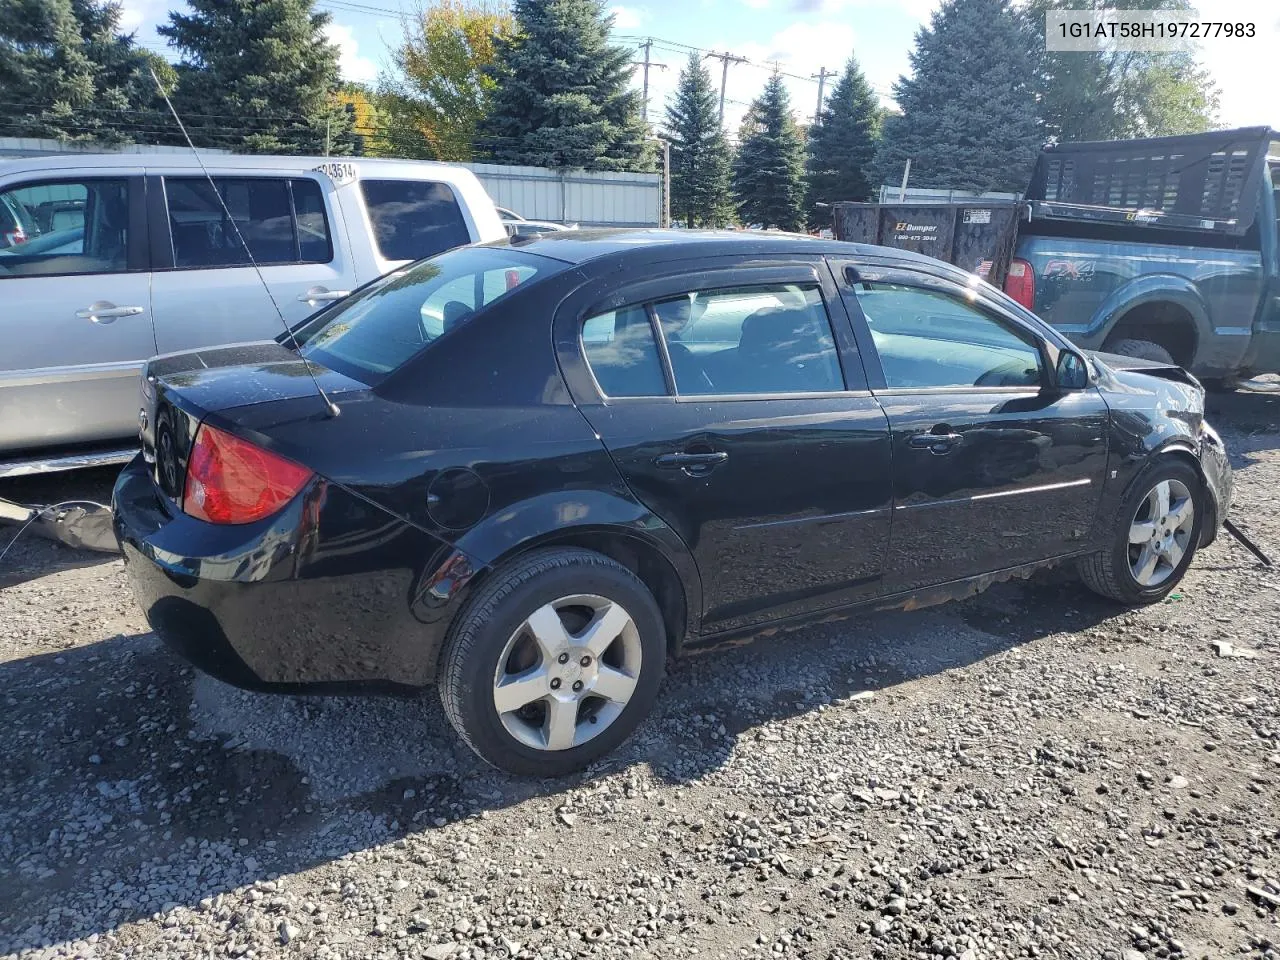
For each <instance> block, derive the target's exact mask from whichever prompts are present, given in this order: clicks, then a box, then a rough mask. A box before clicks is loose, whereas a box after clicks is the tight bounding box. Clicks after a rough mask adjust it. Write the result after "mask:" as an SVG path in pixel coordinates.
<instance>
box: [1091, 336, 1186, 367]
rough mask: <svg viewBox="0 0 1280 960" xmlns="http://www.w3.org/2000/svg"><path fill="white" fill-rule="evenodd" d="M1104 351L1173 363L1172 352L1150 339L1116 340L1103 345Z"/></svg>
mask: <svg viewBox="0 0 1280 960" xmlns="http://www.w3.org/2000/svg"><path fill="white" fill-rule="evenodd" d="M1102 349H1103V351H1104V352H1105V353H1118V354H1120V356H1122V357H1136V358H1137V359H1139V360H1154V361H1155V362H1157V363H1173V354H1171V353H1169V351H1168V350H1166V349H1165V348H1164V347H1162V346H1160V344H1158V343H1153V342H1152V341H1150V340H1128V339H1125V340H1116V341H1114V342H1112V343H1108V344H1107V345H1106V346H1104V347H1103V348H1102Z"/></svg>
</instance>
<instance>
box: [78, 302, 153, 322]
mask: <svg viewBox="0 0 1280 960" xmlns="http://www.w3.org/2000/svg"><path fill="white" fill-rule="evenodd" d="M142 312H143V308H142V307H117V306H116V305H115V304H114V303H111V302H109V301H107V300H99V301H97V302H96V303H91V304H89V306H87V307H85V308H84V309H83V310H77V311H76V316H77V317H78V318H79V319H81V320H92V321H93V322H94V323H111V321H113V320H116V319H119V318H120V317H136V316H137V315H138V314H140V313H142Z"/></svg>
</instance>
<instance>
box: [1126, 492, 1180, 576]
mask: <svg viewBox="0 0 1280 960" xmlns="http://www.w3.org/2000/svg"><path fill="white" fill-rule="evenodd" d="M1195 518H1196V505H1195V499H1194V498H1193V497H1192V496H1191V491H1190V490H1188V489H1187V487H1186V484H1184V483H1183V482H1182V481H1181V480H1161V481H1160V482H1159V483H1157V484H1156V485H1155V486H1154V487H1152V488H1151V491H1150V492H1149V493H1148V494H1147V495H1146V497H1145V498H1144V499H1143V501H1142V502H1141V503H1140V504H1138V509H1137V512H1136V513H1135V514H1134V515H1133V520H1132V521H1130V524H1129V572H1130V573H1131V574H1133V579H1134V580H1135V581H1137V583H1138V584H1139V586H1142V587H1158V586H1159V585H1160V584H1162V583H1164V581H1166V580H1168V579H1169V577H1171V576H1173V572H1174V571H1175V570H1177V569H1178V565H1179V564H1180V563H1181V562H1182V558H1183V557H1184V556H1185V555H1186V552H1187V550H1188V549H1190V547H1191V535H1192V533H1193V532H1194V529H1195Z"/></svg>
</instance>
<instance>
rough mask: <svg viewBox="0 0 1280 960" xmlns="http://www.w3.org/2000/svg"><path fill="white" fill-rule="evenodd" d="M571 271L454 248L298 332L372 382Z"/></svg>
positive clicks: (307, 343)
mask: <svg viewBox="0 0 1280 960" xmlns="http://www.w3.org/2000/svg"><path fill="white" fill-rule="evenodd" d="M567 266H568V264H566V263H563V262H561V261H559V260H550V259H548V258H546V257H539V256H535V255H533V254H528V253H521V252H518V251H515V250H506V249H501V248H486V247H467V248H465V249H462V250H451V251H449V252H448V253H443V254H441V255H439V256H437V257H432V258H431V259H430V260H426V261H423V262H422V263H415V264H413V265H412V266H409V267H405V268H403V269H401V270H393V271H392V272H391V273H388V274H387V275H386V276H384V277H382V278H381V279H380V280H377V281H375V282H374V283H372V284H370V285H369V286H367V287H365V288H364V289H363V290H361V291H359V292H357V293H356V294H354V295H353V296H351V297H348V298H347V299H346V300H344V301H342V303H341V304H339V305H338V306H336V307H334V308H333V309H331V310H327V311H325V312H324V313H322V314H320V315H318V316H317V317H316V318H315V320H314V321H312V322H310V323H308V324H307V325H306V326H305V327H303V328H302V329H301V330H300V331H299V332H298V338H299V340H300V341H301V342H302V344H303V347H302V353H303V355H304V356H308V357H310V356H314V357H315V358H316V359H317V360H318V361H319V362H320V363H323V364H325V365H326V366H330V367H333V368H334V369H336V370H339V371H341V372H343V373H346V374H348V375H349V376H353V377H356V378H357V379H359V380H361V381H363V382H365V383H368V384H370V385H373V384H376V383H378V382H380V381H381V380H383V379H384V378H385V377H386V376H387V375H388V374H390V373H391V372H392V371H394V370H396V369H397V368H398V367H400V366H401V365H402V364H404V363H405V362H406V361H407V360H409V359H410V358H411V357H413V356H414V355H415V354H416V353H418V351H420V350H422V349H424V348H425V347H427V346H428V345H429V344H431V343H432V342H434V341H435V340H436V339H438V338H440V337H442V336H445V335H447V334H448V333H450V332H451V331H452V330H454V329H456V328H457V327H459V326H461V325H462V324H465V323H468V322H470V321H471V319H472V317H474V316H476V315H478V314H479V313H480V312H481V311H484V310H487V309H488V308H489V307H492V306H493V305H494V304H496V303H498V302H499V301H501V300H502V299H503V298H504V297H507V296H509V295H510V294H511V292H512V291H513V290H515V289H516V288H518V287H520V286H522V285H524V284H527V283H534V282H537V281H539V280H542V279H544V278H546V277H548V276H552V275H554V274H556V273H559V272H560V271H561V270H563V269H565V267H567Z"/></svg>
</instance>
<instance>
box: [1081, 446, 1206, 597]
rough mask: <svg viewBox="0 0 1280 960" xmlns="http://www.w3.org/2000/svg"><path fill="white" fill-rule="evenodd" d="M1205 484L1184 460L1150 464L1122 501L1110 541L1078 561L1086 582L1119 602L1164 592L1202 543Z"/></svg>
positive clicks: (1185, 570) (1167, 590)
mask: <svg viewBox="0 0 1280 960" xmlns="http://www.w3.org/2000/svg"><path fill="white" fill-rule="evenodd" d="M1203 489H1204V488H1203V484H1202V483H1201V481H1200V476H1199V474H1197V473H1196V471H1195V469H1194V468H1193V467H1192V466H1190V465H1189V464H1187V463H1185V462H1183V461H1180V460H1168V461H1164V462H1160V461H1157V462H1156V463H1153V464H1152V465H1151V466H1149V467H1148V468H1147V469H1146V471H1145V472H1144V473H1143V474H1142V476H1141V477H1140V478H1139V479H1138V481H1137V482H1136V483H1135V484H1134V485H1133V488H1132V490H1131V492H1130V493H1129V495H1128V496H1127V497H1126V498H1125V500H1124V503H1122V504H1121V505H1120V510H1119V512H1118V514H1117V516H1116V521H1115V524H1114V526H1113V529H1114V530H1115V539H1114V542H1113V543H1112V544H1111V546H1109V547H1108V548H1106V549H1105V550H1100V551H1098V552H1097V553H1095V554H1093V555H1091V556H1089V557H1086V558H1085V559H1084V560H1082V561H1081V563H1080V576H1081V578H1082V579H1083V580H1084V582H1085V583H1086V584H1087V585H1088V586H1089V588H1090V589H1092V590H1094V591H1095V592H1097V593H1100V594H1102V595H1103V596H1104V597H1110V598H1111V599H1113V600H1119V601H1120V602H1121V603H1127V604H1132V605H1139V604H1144V603H1154V602H1155V601H1157V600H1162V599H1163V598H1164V597H1166V596H1167V595H1168V594H1169V593H1170V591H1172V590H1173V588H1174V587H1176V586H1177V585H1178V582H1179V581H1180V580H1181V579H1182V577H1183V575H1184V574H1185V573H1186V572H1187V568H1188V567H1189V566H1190V565H1191V560H1192V558H1193V557H1194V556H1195V552H1196V547H1197V546H1198V545H1199V543H1200V524H1201V521H1202V513H1203V511H1202V510H1201V505H1202V503H1203V493H1202V491H1203Z"/></svg>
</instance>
